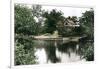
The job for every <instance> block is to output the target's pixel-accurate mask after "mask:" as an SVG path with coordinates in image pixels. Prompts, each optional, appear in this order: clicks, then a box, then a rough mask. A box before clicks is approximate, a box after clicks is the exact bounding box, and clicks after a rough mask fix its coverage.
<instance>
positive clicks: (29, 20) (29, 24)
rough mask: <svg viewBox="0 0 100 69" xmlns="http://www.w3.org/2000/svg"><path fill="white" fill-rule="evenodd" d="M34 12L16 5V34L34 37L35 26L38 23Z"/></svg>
mask: <svg viewBox="0 0 100 69" xmlns="http://www.w3.org/2000/svg"><path fill="white" fill-rule="evenodd" d="M31 11H32V10H31V9H29V8H28V7H26V6H23V5H15V33H16V34H24V35H32V34H34V33H35V32H34V24H35V23H36V22H35V20H34V18H33V16H32V12H31Z"/></svg>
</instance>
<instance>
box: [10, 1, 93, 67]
mask: <svg viewBox="0 0 100 69" xmlns="http://www.w3.org/2000/svg"><path fill="white" fill-rule="evenodd" d="M11 32H12V33H11V68H13V67H14V68H17V67H27V66H29V67H30V66H33V67H34V66H36V67H38V66H40V65H62V64H64V65H67V64H69V63H85V62H90V61H94V8H93V7H88V6H69V5H50V4H35V3H32V4H28V3H13V2H12V4H11Z"/></svg>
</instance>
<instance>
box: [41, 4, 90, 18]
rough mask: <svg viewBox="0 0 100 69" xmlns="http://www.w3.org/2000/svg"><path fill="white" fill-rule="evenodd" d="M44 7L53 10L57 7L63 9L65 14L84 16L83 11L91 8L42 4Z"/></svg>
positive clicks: (59, 9)
mask: <svg viewBox="0 0 100 69" xmlns="http://www.w3.org/2000/svg"><path fill="white" fill-rule="evenodd" d="M42 9H44V10H46V11H51V10H52V9H56V10H58V11H62V12H63V13H64V16H65V17H67V16H77V17H80V16H82V13H84V12H85V11H88V10H90V8H76V7H58V6H57V7H56V6H42Z"/></svg>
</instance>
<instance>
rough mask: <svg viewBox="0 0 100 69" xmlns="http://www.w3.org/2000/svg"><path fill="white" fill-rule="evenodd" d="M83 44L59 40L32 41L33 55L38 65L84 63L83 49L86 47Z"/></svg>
mask: <svg viewBox="0 0 100 69" xmlns="http://www.w3.org/2000/svg"><path fill="white" fill-rule="evenodd" d="M88 43H89V42H88ZM85 44H86V43H84V44H83V43H80V42H72V41H70V42H68V41H66V42H65V41H64V42H63V41H61V40H34V45H35V49H36V52H35V55H36V57H37V61H38V63H40V64H45V63H67V62H76V61H77V62H78V61H79V62H81V61H86V59H85V58H84V57H83V55H84V51H83V49H85V47H86V46H87V45H85ZM86 50H87V49H85V51H86Z"/></svg>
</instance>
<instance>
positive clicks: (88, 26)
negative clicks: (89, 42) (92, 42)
mask: <svg viewBox="0 0 100 69" xmlns="http://www.w3.org/2000/svg"><path fill="white" fill-rule="evenodd" d="M79 22H80V27H81V30H82V31H81V33H83V34H85V35H87V36H88V37H89V38H90V39H93V38H94V11H93V9H90V10H89V11H86V12H85V13H83V15H82V17H80V19H79Z"/></svg>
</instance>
